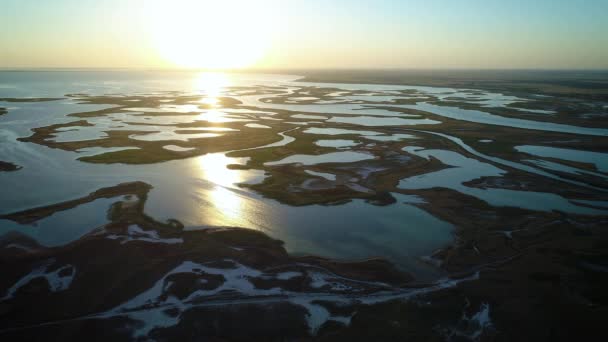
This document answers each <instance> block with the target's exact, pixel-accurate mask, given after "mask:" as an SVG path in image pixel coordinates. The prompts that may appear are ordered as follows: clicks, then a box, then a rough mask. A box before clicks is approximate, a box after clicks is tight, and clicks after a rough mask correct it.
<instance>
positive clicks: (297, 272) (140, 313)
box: [0, 182, 608, 341]
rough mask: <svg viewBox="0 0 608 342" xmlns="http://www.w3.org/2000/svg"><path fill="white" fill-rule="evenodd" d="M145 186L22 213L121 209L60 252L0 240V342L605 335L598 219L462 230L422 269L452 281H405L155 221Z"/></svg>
mask: <svg viewBox="0 0 608 342" xmlns="http://www.w3.org/2000/svg"><path fill="white" fill-rule="evenodd" d="M149 189H150V186H149V185H147V184H145V183H141V182H136V183H126V184H120V185H117V186H115V187H109V188H104V189H100V190H98V191H96V192H93V193H92V194H91V195H89V196H85V197H83V198H79V199H75V200H72V201H68V202H64V203H58V204H56V205H51V206H48V207H42V208H37V209H32V210H29V211H27V212H29V213H28V214H27V215H25V216H27V217H28V218H31V219H32V220H35V218H43V217H46V216H47V215H48V213H49V212H50V211H60V210H69V209H70V208H72V207H73V204H75V205H80V204H84V203H86V202H88V201H90V200H91V199H92V198H97V197H100V196H101V197H106V198H107V197H110V198H112V196H119V197H118V198H117V201H116V202H115V203H114V204H113V205H112V206H111V208H110V209H109V212H108V218H109V219H110V223H108V224H106V225H105V226H103V227H98V228H95V227H91V228H92V231H91V232H90V233H89V234H87V235H85V236H83V237H82V238H80V239H78V240H76V241H74V242H72V243H69V244H67V245H65V246H61V247H54V248H48V247H44V246H41V245H39V244H37V243H36V242H35V241H34V240H32V239H31V238H29V237H27V236H25V235H23V234H20V233H16V232H12V233H9V234H6V235H4V236H3V237H1V238H0V268H2V270H3V276H2V277H1V278H0V294H2V295H3V297H1V298H0V337H2V339H3V340H4V339H6V340H28V341H42V340H45V341H49V340H51V341H53V340H57V341H58V340H82V339H86V340H108V339H110V340H132V339H136V340H148V339H153V340H180V339H190V340H191V339H197V340H198V339H203V340H206V339H214V340H232V341H235V340H236V341H245V340H251V339H260V338H261V339H271V340H285V339H303V340H320V341H325V340H332V341H333V340H338V341H352V340H361V339H375V340H432V341H440V340H458V341H508V340H521V341H538V340H556V341H571V340H573V339H583V340H588V339H589V338H591V337H595V338H598V337H600V336H604V337H606V332H605V331H604V327H603V324H602V323H603V320H604V318H605V317H606V315H608V296H606V292H605V288H606V285H608V271H607V270H608V253H606V250H607V246H608V232H607V231H606V230H605V229H604V227H605V226H606V224H608V219H606V220H604V221H603V224H602V223H601V222H596V223H597V225H596V226H595V227H594V226H592V225H586V226H585V228H579V227H573V226H572V225H571V224H569V223H568V222H566V221H560V220H556V221H555V222H552V223H549V224H546V225H535V226H532V227H528V228H527V229H521V230H518V231H514V232H507V233H501V232H488V231H487V230H486V229H483V228H481V227H480V228H479V229H477V230H470V229H463V230H459V232H458V242H457V243H456V244H455V245H453V246H452V247H449V248H447V249H445V250H442V251H438V252H437V253H436V254H435V255H434V257H433V258H432V260H433V262H435V263H436V265H437V266H438V267H440V268H443V269H444V270H445V272H446V273H447V274H448V275H449V276H448V277H446V278H444V279H440V280H438V281H437V282H435V283H418V282H416V281H415V280H414V279H413V278H412V277H411V276H410V275H408V274H404V273H402V272H400V271H398V270H397V269H395V268H394V267H393V266H391V265H390V264H389V263H388V262H386V261H383V260H379V259H374V260H363V261H356V262H338V261H332V260H328V259H324V258H319V257H312V256H307V257H293V256H290V255H288V254H287V253H286V252H285V249H284V248H283V247H282V243H281V242H280V241H277V240H274V239H271V238H269V237H268V236H266V235H265V234H263V233H261V232H259V231H254V230H248V229H241V228H206V229H200V230H184V229H183V226H182V225H181V224H179V222H178V221H175V220H171V221H169V222H168V223H164V222H158V221H155V220H154V219H151V218H150V217H149V216H147V215H146V214H145V213H144V212H143V208H144V204H145V199H146V197H147V196H146V194H147V192H148V191H149ZM125 194H127V196H128V197H127V199H124V198H123V197H124V196H125ZM129 196H130V197H129ZM9 216H11V217H19V216H22V214H13V215H9ZM24 229H27V228H24ZM237 325H238V329H235V326H237ZM600 340H601V339H600Z"/></svg>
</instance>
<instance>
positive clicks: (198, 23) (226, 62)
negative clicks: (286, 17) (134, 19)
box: [147, 0, 273, 69]
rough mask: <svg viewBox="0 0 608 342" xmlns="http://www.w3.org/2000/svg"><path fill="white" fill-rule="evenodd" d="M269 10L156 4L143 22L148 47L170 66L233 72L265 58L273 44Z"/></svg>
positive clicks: (247, 5) (234, 0) (230, 3)
mask: <svg viewBox="0 0 608 342" xmlns="http://www.w3.org/2000/svg"><path fill="white" fill-rule="evenodd" d="M272 7H273V6H268V3H267V2H266V3H265V5H264V6H263V5H261V4H260V3H259V2H256V1H247V0H222V1H219V0H173V1H161V0H156V1H153V2H150V4H149V5H148V6H147V10H148V12H149V13H148V14H147V17H148V21H149V23H148V25H149V26H150V29H149V31H150V33H151V38H152V42H153V44H154V46H155V47H156V49H157V50H158V53H159V55H160V56H161V58H162V59H164V60H165V61H166V62H167V63H168V64H170V65H174V66H178V67H186V68H201V69H232V68H243V67H248V66H252V65H253V64H255V63H256V62H257V61H259V60H260V59H261V58H262V57H263V56H264V53H265V52H266V50H267V49H268V47H269V46H270V44H271V40H272V39H271V36H272V30H271V27H272V26H271V25H272V18H271V15H270V13H271V11H272Z"/></svg>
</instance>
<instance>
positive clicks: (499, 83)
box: [292, 69, 608, 100]
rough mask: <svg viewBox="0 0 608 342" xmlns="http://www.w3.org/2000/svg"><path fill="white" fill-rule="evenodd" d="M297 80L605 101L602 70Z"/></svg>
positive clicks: (353, 74) (607, 87)
mask: <svg viewBox="0 0 608 342" xmlns="http://www.w3.org/2000/svg"><path fill="white" fill-rule="evenodd" d="M292 73H295V74H297V75H305V78H304V79H302V80H301V81H306V82H327V83H359V84H401V85H416V86H432V87H455V88H471V89H484V90H492V91H498V92H504V91H507V92H510V93H524V94H530V93H537V94H547V95H558V96H575V97H583V98H589V99H596V100H608V71H605V70H598V71H594V70H589V71H586V70H571V71H568V70H563V71H560V70H390V69H387V70H297V71H292Z"/></svg>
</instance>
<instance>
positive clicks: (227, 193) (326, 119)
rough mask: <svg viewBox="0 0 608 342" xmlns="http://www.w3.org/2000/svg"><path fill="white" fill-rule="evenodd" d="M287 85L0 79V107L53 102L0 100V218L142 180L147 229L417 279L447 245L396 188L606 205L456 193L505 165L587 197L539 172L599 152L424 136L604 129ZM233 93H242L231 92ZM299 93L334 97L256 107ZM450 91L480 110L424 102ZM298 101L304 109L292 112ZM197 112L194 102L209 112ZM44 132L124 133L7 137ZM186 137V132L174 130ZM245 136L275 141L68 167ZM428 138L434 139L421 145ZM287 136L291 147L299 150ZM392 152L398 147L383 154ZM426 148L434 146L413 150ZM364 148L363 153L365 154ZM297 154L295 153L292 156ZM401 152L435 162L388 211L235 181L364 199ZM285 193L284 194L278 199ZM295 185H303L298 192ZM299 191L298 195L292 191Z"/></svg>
mask: <svg viewBox="0 0 608 342" xmlns="http://www.w3.org/2000/svg"><path fill="white" fill-rule="evenodd" d="M297 78H298V76H294V75H264V74H230V75H219V76H218V75H214V76H213V77H211V78H209V75H205V74H197V73H187V72H126V71H124V72H75V71H68V72H0V98H3V97H59V98H61V99H60V100H58V101H51V102H31V103H28V102H0V107H5V108H8V114H5V115H2V116H0V160H3V161H10V162H12V163H15V164H17V165H19V166H22V167H23V168H22V169H20V170H18V171H15V172H0V188H1V189H2V195H1V196H0V213H1V214H6V213H11V212H15V211H19V210H25V209H29V208H33V207H38V206H43V205H49V204H53V203H58V202H62V201H66V200H70V199H75V198H79V197H82V196H86V195H87V194H89V193H91V192H93V191H95V190H97V189H99V188H102V187H109V186H114V185H116V184H119V183H123V182H127V181H143V182H146V183H149V184H151V185H152V186H153V189H152V190H151V192H150V194H149V196H148V200H147V203H146V208H145V210H146V213H147V214H149V215H150V216H152V217H154V218H156V219H159V220H166V219H169V218H176V219H178V220H180V221H181V222H183V223H184V224H185V225H186V226H187V227H188V229H204V228H205V227H209V226H241V227H248V228H253V229H259V230H261V231H263V232H265V233H267V234H269V235H270V236H272V237H274V238H277V239H280V240H283V241H284V242H285V247H286V249H287V250H288V251H290V252H292V253H297V254H317V255H321V256H326V257H335V258H339V259H353V258H354V259H361V258H367V257H372V256H382V257H387V258H390V260H392V261H394V262H395V263H397V264H398V265H399V266H401V267H403V268H405V269H407V270H411V271H418V272H423V273H424V272H433V271H431V270H429V267H430V266H427V265H424V264H422V263H421V261H420V257H421V256H425V255H429V254H431V253H432V252H433V251H434V250H436V249H437V248H441V247H444V246H446V245H447V244H449V243H451V242H452V239H453V236H452V233H453V229H454V227H453V226H452V225H451V224H449V223H448V222H446V220H445V219H442V218H439V217H436V216H433V215H432V214H430V213H429V211H426V210H425V209H424V208H425V205H432V203H427V202H426V200H425V199H423V198H420V197H416V196H414V195H407V194H399V193H397V191H401V190H403V191H407V190H429V189H433V188H437V187H441V188H448V189H452V190H454V191H457V192H460V193H462V194H465V195H467V196H470V197H474V198H477V199H480V200H482V201H484V202H486V203H487V204H489V205H491V206H496V207H504V206H511V207H519V208H524V209H528V210H534V211H538V212H540V213H543V212H550V211H556V210H557V211H561V212H564V213H571V214H585V215H603V214H606V210H603V209H602V208H601V206H600V207H598V203H601V201H598V200H597V199H584V198H578V197H576V198H574V197H573V198H568V197H564V195H560V194H555V193H545V192H538V191H516V190H510V189H503V188H490V187H486V188H476V187H472V186H468V185H466V183H467V182H469V181H472V180H476V179H479V178H482V177H498V178H501V177H505V176H506V175H507V174H508V173H509V170H511V169H517V170H519V171H520V172H524V173H526V174H529V175H532V176H533V177H537V178H536V179H537V180H542V179H551V180H552V181H560V182H564V183H565V184H567V185H568V186H573V187H577V188H581V189H584V191H586V193H588V192H589V191H591V192H593V193H594V194H596V195H597V196H599V197H602V196H603V193H604V191H605V189H603V188H598V187H597V186H596V185H590V184H587V183H584V182H582V181H580V179H577V180H572V179H568V178H564V176H563V175H562V174H559V175H558V174H554V173H551V172H552V171H561V172H565V173H566V174H572V175H574V174H578V175H580V174H581V172H582V173H585V172H586V173H585V174H590V175H596V176H597V175H601V174H600V173H598V172H606V170H608V164H607V163H606V160H608V158H605V154H604V153H600V152H589V151H578V150H568V149H563V148H554V147H550V146H531V145H526V146H518V147H517V148H516V150H517V151H520V152H524V153H527V154H530V155H533V156H535V157H538V159H536V160H534V161H527V160H523V161H518V160H507V159H504V158H497V157H494V156H491V155H487V154H483V153H480V152H477V151H476V150H475V149H474V147H472V146H470V145H467V144H465V143H464V142H463V141H462V140H461V139H459V138H456V137H452V136H450V135H447V134H445V133H438V132H432V131H431V130H432V129H433V127H437V128H440V127H442V125H443V123H442V122H441V117H447V118H451V119H456V120H461V121H471V122H476V123H481V124H487V125H498V126H506V127H515V128H522V129H523V131H527V130H537V131H538V132H541V133H542V132H543V131H550V132H567V133H572V134H578V135H580V136H583V137H584V136H587V135H590V136H602V137H603V136H606V135H608V131H607V130H605V129H602V128H590V127H582V126H581V127H579V126H573V125H565V124H557V123H547V122H541V121H533V120H528V119H526V120H524V119H517V118H507V117H501V116H498V115H494V114H489V113H486V112H483V107H504V106H507V105H509V104H512V103H515V102H522V101H530V99H523V98H518V97H514V96H508V95H502V94H498V93H488V92H483V93H482V94H480V93H479V92H474V93H473V92H471V91H469V90H466V89H451V88H433V87H416V86H387V85H362V84H315V83H304V82H295V80H296V79H297ZM209 80H212V81H209ZM236 86H238V87H251V89H247V90H242V89H240V88H235V89H231V88H230V87H236ZM304 86H306V87H309V86H313V87H320V88H321V87H323V88H329V87H333V88H338V89H340V91H338V92H336V91H332V92H328V93H325V94H324V93H322V92H321V93H319V94H316V93H312V94H310V96H305V97H304V96H298V95H294V96H293V98H291V99H290V101H292V102H294V103H287V102H286V103H269V102H266V99H270V100H272V99H273V98H274V97H275V96H276V95H281V96H289V95H290V94H293V93H294V92H295V91H296V90H298V89H299V88H301V87H304ZM168 91H172V92H168ZM406 91H407V92H414V93H406ZM175 92H177V93H175ZM352 92H357V93H356V94H352ZM77 93H84V94H89V95H103V94H120V95H125V96H132V95H135V94H137V95H139V96H141V97H143V98H146V96H148V97H149V96H156V97H158V98H159V99H160V100H159V102H160V103H161V104H159V105H158V106H154V105H152V106H151V105H150V104H145V103H140V102H138V101H139V100H136V99H133V101H131V103H132V107H130V108H128V109H126V110H125V109H120V108H118V106H115V105H106V104H103V105H102V104H85V103H83V102H82V100H76V99H75V98H74V97H66V96H65V95H66V94H77ZM277 93H278V94H277ZM185 95H188V96H195V97H197V101H199V102H197V103H186V104H184V103H177V102H175V101H177V100H176V99H177V97H178V96H185ZM222 96H224V97H230V98H233V99H237V100H239V101H240V102H242V105H231V106H228V107H227V108H226V107H223V108H222V107H221V106H216V104H217V103H218V102H219V98H220V97H222ZM449 97H454V98H458V99H459V101H470V102H471V103H478V104H480V106H481V107H482V109H479V110H464V109H460V108H457V107H449V106H438V105H434V104H430V103H426V102H425V101H424V99H425V98H426V99H435V100H445V101H449V100H447V98H449ZM413 98H415V99H417V100H416V101H418V102H417V103H416V104H415V105H404V104H401V105H398V104H395V101H396V100H399V99H405V100H407V99H413ZM313 100H314V101H315V103H313V104H299V103H297V102H298V101H313ZM200 105H204V106H207V105H208V106H209V108H208V107H200ZM375 105H377V106H378V107H374V106H375ZM148 106H150V107H148ZM113 107H116V108H115V112H112V110H110V112H111V113H108V114H107V115H104V116H95V117H86V118H78V117H74V116H69V114H71V113H79V112H90V111H94V110H102V109H110V108H113ZM401 109H417V110H423V111H427V112H429V113H431V114H429V115H428V117H427V115H425V114H423V113H422V114H419V113H417V114H408V113H401V112H399V110H401ZM277 110H283V111H287V112H285V113H282V112H277ZM516 111H517V110H516ZM431 115H433V116H431ZM290 118H291V119H297V120H301V121H299V122H297V123H296V124H295V125H293V126H288V125H286V122H289V121H290V120H291V119H290ZM77 120H86V121H87V123H88V124H89V125H87V126H82V125H75V124H68V123H70V122H73V121H77ZM56 124H66V125H67V126H66V127H63V128H60V129H58V130H57V132H56V133H54V135H52V136H50V137H49V138H48V140H47V141H48V142H55V143H61V142H64V143H65V142H72V143H78V142H87V141H89V142H91V141H92V142H95V141H97V140H96V139H104V138H106V137H107V136H108V132H121V131H129V134H128V139H126V140H125V141H124V142H121V143H120V144H117V145H103V146H97V145H96V144H95V143H92V144H91V145H90V146H89V145H87V146H85V147H82V148H77V149H76V151H68V150H64V149H59V148H51V147H47V146H43V145H40V144H36V143H32V142H23V141H19V140H17V139H19V138H23V137H28V136H30V135H31V134H32V131H31V130H32V129H33V128H38V127H46V126H49V125H56ZM419 125H424V129H421V130H420V131H417V130H416V126H419ZM370 127H373V128H370ZM359 128H360V129H359ZM185 130H187V131H188V132H183V131H185ZM251 131H253V132H255V133H254V134H268V135H269V136H271V137H272V138H273V139H274V142H272V143H268V144H266V143H263V144H259V145H256V144H250V146H247V147H245V148H242V149H239V150H240V151H241V153H243V152H251V153H253V154H252V157H246V158H231V157H228V156H227V155H226V153H228V152H230V150H232V149H229V148H226V149H225V150H223V151H220V152H217V153H208V154H205V155H200V156H195V157H191V158H186V159H177V160H169V161H165V162H161V163H154V164H143V165H130V164H122V163H114V164H91V163H85V162H82V161H79V160H77V158H80V157H83V156H94V155H98V154H101V153H106V152H119V151H125V150H130V151H131V152H133V153H135V154H136V155H137V154H138V153H148V152H149V150H147V148H148V147H147V146H152V145H149V144H156V145H154V146H158V147H159V148H161V149H162V150H164V151H166V153H170V154H171V153H172V154H171V155H178V156H181V157H180V158H182V157H183V156H184V154H186V153H192V152H195V151H196V149H197V148H198V147H205V146H214V142H215V141H216V139H219V138H224V137H225V136H227V135H230V134H232V137H234V139H238V137H240V135H241V134H248V133H246V132H251ZM430 134H432V135H433V138H429V135H430ZM535 134H536V133H535ZM347 135H348V136H347ZM352 136H355V137H356V139H357V141H355V140H351V139H355V138H353V137H352ZM302 137H306V139H302V140H298V139H301V138H302ZM202 138H204V139H202ZM309 138H310V139H309ZM340 138H346V139H340ZM487 138H488V137H484V136H483V132H481V133H480V137H479V139H482V140H481V141H484V142H485V141H490V140H489V139H487ZM193 139H200V140H196V141H197V144H199V145H196V146H197V147H194V145H190V144H191V143H192V141H193ZM479 139H478V140H479ZM308 140H310V141H308ZM365 140H369V141H367V142H366V141H365ZM271 141H273V140H271ZM436 142H443V143H444V145H446V146H447V144H448V143H449V144H452V145H450V146H458V147H459V148H460V149H462V150H464V151H466V153H467V154H466V155H465V154H463V151H462V150H460V151H451V150H447V149H445V148H443V147H442V148H438V147H436V146H435V145H436ZM495 142H496V141H495V140H494V139H492V143H489V142H488V143H486V144H484V145H492V144H494V143H495ZM392 144H401V145H398V146H399V148H398V149H395V148H393V147H392V146H393V145H392ZM410 144H415V145H416V146H419V147H413V146H411V145H410ZM425 144H432V145H433V146H434V147H426V146H425ZM402 146H405V147H404V148H401V147H402ZM319 147H334V148H338V149H340V151H339V152H333V153H324V154H318V153H312V152H310V151H311V149H312V150H314V149H315V148H316V149H319ZM372 147H373V148H376V150H366V149H369V148H372ZM276 149H279V150H281V151H290V152H292V153H289V155H288V156H286V157H281V158H270V157H268V155H269V153H271V152H272V151H275V150H276ZM299 149H302V150H305V151H306V152H302V153H297V152H298V151H299ZM514 151H515V150H514ZM389 152H390V153H389ZM255 153H259V154H260V155H261V156H262V157H268V158H270V159H264V163H262V164H263V165H266V166H267V168H265V169H260V168H258V169H256V168H253V169H249V170H240V169H239V170H237V169H233V168H228V165H234V164H237V165H245V164H247V163H248V162H251V161H252V158H253V159H255V158H258V157H257V154H255ZM391 153H392V154H391ZM412 158H423V159H428V160H431V158H432V159H435V160H437V161H438V162H439V163H441V164H442V165H443V166H444V168H443V169H441V170H438V171H437V170H433V171H430V172H428V171H426V170H424V169H423V170H421V171H420V172H419V174H418V175H415V176H411V177H405V178H403V179H402V180H401V181H400V182H399V186H398V187H396V188H394V193H392V196H393V197H394V198H395V199H396V200H397V201H396V203H394V204H390V205H385V206H377V205H372V204H370V203H368V202H366V201H365V200H363V199H354V200H352V201H350V202H348V203H345V204H342V205H332V206H323V205H308V206H290V205H288V204H285V203H282V202H281V201H280V200H278V199H271V198H269V197H268V196H265V195H264V194H263V193H260V192H259V191H255V190H252V189H250V188H248V187H243V186H241V185H240V184H260V183H261V182H263V181H264V180H266V179H268V177H272V176H273V171H272V169H273V168H276V166H278V165H281V168H284V167H287V168H293V170H301V171H302V172H299V174H303V175H308V176H310V178H309V179H307V181H309V180H316V181H317V182H325V184H324V185H323V186H338V185H340V186H343V187H348V188H349V189H352V190H355V191H359V192H360V193H364V194H375V189H374V184H373V183H366V182H365V181H366V179H367V178H368V177H372V176H373V175H374V173H376V172H385V171H386V170H387V169H388V168H391V167H394V168H395V170H396V171H400V170H406V169H407V168H408V163H409V162H411V160H412ZM543 158H556V159H563V160H569V161H576V162H583V163H590V164H593V165H595V166H596V168H597V170H598V172H593V171H588V170H579V169H577V168H573V167H566V166H565V165H561V164H556V163H555V162H552V161H550V160H544V159H543ZM387 163H392V164H390V165H388V164H387ZM289 164H291V165H289ZM298 165H299V166H298ZM306 165H309V166H313V165H314V167H308V168H312V169H314V170H308V169H307V168H306ZM560 165H561V167H562V168H561V169H560ZM327 183H329V185H328V184H327ZM338 183H339V184H338ZM296 185H297V184H296ZM313 189H314V188H313ZM292 190H293V189H291V188H288V189H286V190H285V191H292ZM293 191H302V189H299V190H298V189H296V190H293ZM308 191H314V190H310V187H309V190H308ZM581 191H583V190H581ZM305 195H306V193H305V192H302V196H305ZM602 198H603V197H602ZM117 200H119V198H114V199H100V200H96V201H93V202H91V203H88V204H84V205H81V206H79V207H76V208H74V209H71V210H68V211H64V212H59V213H56V214H55V215H52V216H50V217H47V218H45V219H43V220H41V221H39V222H37V224H36V225H19V224H17V223H14V222H11V221H7V220H0V234H1V233H5V232H9V231H12V230H17V231H20V232H23V233H25V234H27V235H30V236H32V237H33V238H35V239H37V240H38V241H39V242H40V243H42V244H44V245H49V246H56V245H61V244H65V243H67V242H70V241H74V240H76V239H78V238H79V237H81V236H82V235H83V234H86V233H87V232H88V231H90V230H92V229H94V228H96V227H99V226H100V225H103V224H104V223H106V222H107V218H106V211H107V209H108V208H109V206H110V205H111V204H112V203H113V202H115V201H117ZM463 215H466V213H463Z"/></svg>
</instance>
